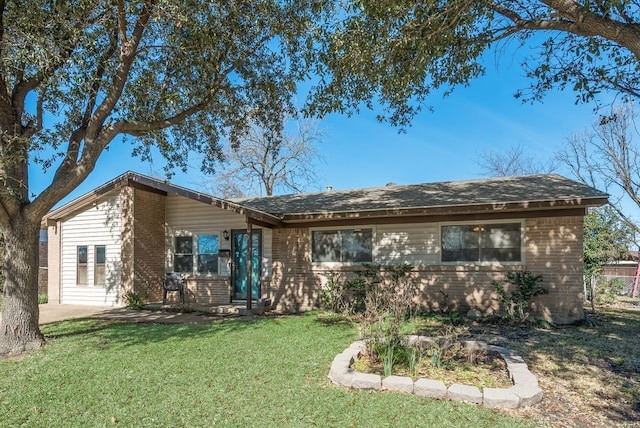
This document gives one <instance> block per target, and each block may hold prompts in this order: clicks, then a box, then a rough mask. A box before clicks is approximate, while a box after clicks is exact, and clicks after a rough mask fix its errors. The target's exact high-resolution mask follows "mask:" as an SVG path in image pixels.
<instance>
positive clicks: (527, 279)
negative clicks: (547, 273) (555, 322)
mask: <svg viewBox="0 0 640 428" xmlns="http://www.w3.org/2000/svg"><path fill="white" fill-rule="evenodd" d="M542 281H543V278H542V275H534V274H532V273H531V272H529V271H526V270H525V271H522V272H508V273H507V279H506V281H495V282H494V283H493V286H494V287H495V289H496V293H498V300H500V301H501V302H502V303H503V304H504V306H505V307H506V309H507V316H508V317H509V318H510V319H511V320H514V321H517V322H524V321H526V319H527V318H528V316H529V312H527V311H528V309H529V305H530V304H531V299H532V298H533V297H535V296H539V295H542V294H547V293H548V292H549V291H548V290H547V289H546V288H544V287H542V286H540V285H538V283H540V282H542ZM505 284H509V289H510V293H508V292H507V290H506V289H505Z"/></svg>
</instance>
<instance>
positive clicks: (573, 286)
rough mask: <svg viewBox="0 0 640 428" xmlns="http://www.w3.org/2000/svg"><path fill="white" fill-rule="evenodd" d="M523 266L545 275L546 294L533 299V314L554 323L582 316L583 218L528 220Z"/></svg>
mask: <svg viewBox="0 0 640 428" xmlns="http://www.w3.org/2000/svg"><path fill="white" fill-rule="evenodd" d="M526 227H527V230H526V237H527V238H526V245H527V259H526V267H527V269H528V270H530V271H531V272H533V273H535V274H541V275H543V276H544V282H543V283H542V285H543V286H544V287H547V288H548V289H549V294H548V295H545V296H541V297H539V298H537V299H536V304H535V310H536V313H538V314H540V315H543V316H545V317H547V318H549V319H552V320H553V321H554V322H557V323H569V322H573V321H576V320H578V319H581V318H582V317H583V306H582V305H583V301H584V295H583V291H584V289H583V285H582V284H583V260H582V256H583V253H582V242H583V233H584V229H583V217H551V218H538V219H532V220H529V221H527V225H526Z"/></svg>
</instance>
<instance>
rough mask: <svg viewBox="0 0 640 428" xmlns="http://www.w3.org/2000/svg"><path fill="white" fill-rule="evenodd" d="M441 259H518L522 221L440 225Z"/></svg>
mask: <svg viewBox="0 0 640 428" xmlns="http://www.w3.org/2000/svg"><path fill="white" fill-rule="evenodd" d="M440 236H441V246H442V247H441V249H442V261H443V262H507V263H508V262H521V261H522V223H521V222H509V223H468V224H452V225H443V226H441V228H440Z"/></svg>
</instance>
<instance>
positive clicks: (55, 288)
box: [47, 222, 60, 303]
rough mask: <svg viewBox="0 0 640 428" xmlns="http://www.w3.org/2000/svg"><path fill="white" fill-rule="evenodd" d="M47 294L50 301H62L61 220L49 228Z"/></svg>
mask: <svg viewBox="0 0 640 428" xmlns="http://www.w3.org/2000/svg"><path fill="white" fill-rule="evenodd" d="M47 234H48V241H49V242H48V251H47V295H48V300H49V303H60V222H57V224H56V225H55V226H49V227H48V228H47Z"/></svg>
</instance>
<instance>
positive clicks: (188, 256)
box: [173, 234, 220, 275]
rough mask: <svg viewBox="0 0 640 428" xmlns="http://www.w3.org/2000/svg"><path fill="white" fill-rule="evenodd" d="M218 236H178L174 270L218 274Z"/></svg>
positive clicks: (176, 238)
mask: <svg viewBox="0 0 640 428" xmlns="http://www.w3.org/2000/svg"><path fill="white" fill-rule="evenodd" d="M219 244H220V238H219V236H218V235H215V234H212V235H194V236H176V237H175V252H174V257H173V270H174V271H175V272H180V273H197V274H202V275H206V274H217V273H218V250H219Z"/></svg>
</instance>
